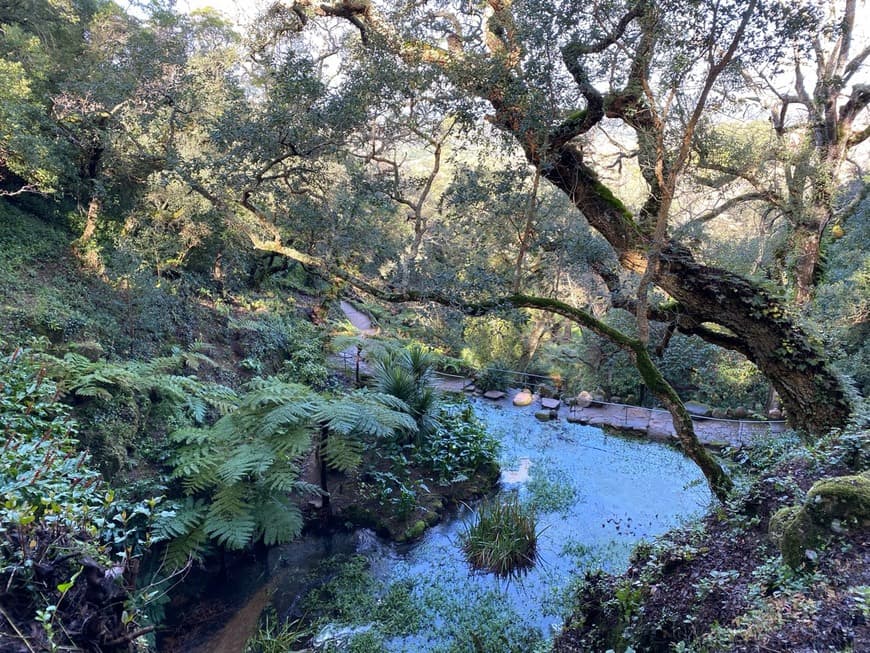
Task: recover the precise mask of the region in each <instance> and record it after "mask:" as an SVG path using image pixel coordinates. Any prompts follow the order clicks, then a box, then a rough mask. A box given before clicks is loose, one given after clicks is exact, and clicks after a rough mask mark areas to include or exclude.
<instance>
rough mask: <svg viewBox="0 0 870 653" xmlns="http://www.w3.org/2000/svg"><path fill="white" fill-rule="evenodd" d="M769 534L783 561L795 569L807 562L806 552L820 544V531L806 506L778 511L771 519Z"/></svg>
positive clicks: (790, 507) (789, 507)
mask: <svg viewBox="0 0 870 653" xmlns="http://www.w3.org/2000/svg"><path fill="white" fill-rule="evenodd" d="M767 532H768V534H769V535H770V539H771V540H773V542H774V544H776V545H777V546H778V547H779V550H780V551H781V552H782V559H783V561H784V562H785V563H786V564H787V565H788V566H790V567H793V568H797V567H800V566H801V565H802V564H803V563H804V562H806V560H807V557H806V552H807V551H808V550H811V549H813V548H814V547H816V546H817V545H818V542H819V529H818V528H817V526H816V525H815V523H814V522H813V520H812V519H811V518H810V516H809V515H808V514H807V511H806V509H805V508H804V506H788V507H786V508H780V509H779V510H777V511H776V512H775V513H774V514H773V516H772V517H771V518H770V524H769V525H768V529H767Z"/></svg>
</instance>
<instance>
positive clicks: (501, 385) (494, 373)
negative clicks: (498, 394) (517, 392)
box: [475, 361, 511, 392]
mask: <svg viewBox="0 0 870 653" xmlns="http://www.w3.org/2000/svg"><path fill="white" fill-rule="evenodd" d="M506 365H507V364H506V363H505V362H504V361H494V362H493V363H491V364H489V365H487V366H486V367H485V368H484V369H483V371H482V372H481V373H480V374H478V375H477V377H476V379H475V385H476V386H477V388H478V389H480V390H482V391H483V392H488V391H489V390H501V391H502V392H504V391H505V390H507V389H508V386H509V385H510V382H511V375H510V374H509V373H508V370H509V369H510V368H509V367H506Z"/></svg>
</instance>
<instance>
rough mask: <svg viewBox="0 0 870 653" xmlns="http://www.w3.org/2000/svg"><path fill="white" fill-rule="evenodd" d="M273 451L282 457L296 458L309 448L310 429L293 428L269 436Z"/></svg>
mask: <svg viewBox="0 0 870 653" xmlns="http://www.w3.org/2000/svg"><path fill="white" fill-rule="evenodd" d="M269 443H270V445H271V446H272V447H273V448H274V450H275V453H276V454H278V455H279V456H281V457H282V458H284V459H289V460H293V459H294V458H298V457H299V456H301V455H302V454H304V453H305V452H306V451H308V450H309V449H310V448H311V429H310V428H295V429H289V430H287V431H285V432H283V433H276V434H275V435H273V436H272V437H271V438H269Z"/></svg>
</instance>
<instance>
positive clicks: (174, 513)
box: [152, 497, 207, 541]
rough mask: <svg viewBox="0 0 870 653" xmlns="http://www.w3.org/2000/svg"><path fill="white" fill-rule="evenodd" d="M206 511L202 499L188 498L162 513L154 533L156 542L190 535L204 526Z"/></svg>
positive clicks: (156, 521) (155, 525)
mask: <svg viewBox="0 0 870 653" xmlns="http://www.w3.org/2000/svg"><path fill="white" fill-rule="evenodd" d="M206 510H207V508H206V505H205V503H204V502H203V501H202V500H201V499H196V500H194V499H193V498H191V497H188V498H187V499H185V501H183V502H182V503H179V504H176V506H174V507H173V508H171V509H169V510H164V511H162V512H161V513H160V514H159V515H158V517H157V519H156V520H155V524H154V528H153V531H152V532H153V534H154V538H155V540H157V541H160V540H165V539H175V538H178V537H183V536H186V535H188V534H190V533H191V532H193V531H194V530H196V529H197V528H199V527H200V526H201V525H202V521H203V519H205V515H206Z"/></svg>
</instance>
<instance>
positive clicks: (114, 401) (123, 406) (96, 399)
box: [42, 343, 238, 477]
mask: <svg viewBox="0 0 870 653" xmlns="http://www.w3.org/2000/svg"><path fill="white" fill-rule="evenodd" d="M203 349H205V347H204V346H203V345H202V344H201V343H199V344H197V345H196V346H194V347H193V348H191V349H189V350H182V349H179V348H175V349H174V351H173V353H172V354H171V355H169V356H162V357H157V358H153V359H150V360H147V361H141V360H130V361H125V362H120V363H116V362H110V361H107V360H104V359H98V360H91V359H89V358H86V357H84V356H82V355H79V354H75V353H67V354H66V355H65V356H64V357H63V358H57V357H54V356H50V355H48V354H43V356H42V359H43V360H44V361H45V363H46V365H47V370H48V373H49V375H50V376H51V378H52V379H54V380H55V381H56V382H57V384H58V390H59V392H60V393H61V394H62V396H65V397H67V398H68V399H69V400H70V401H73V402H74V403H75V405H76V412H77V414H78V415H79V417H80V418H82V430H81V434H80V436H81V440H82V442H83V444H85V445H86V446H88V447H89V448H90V449H91V451H92V453H93V455H94V459H95V462H96V464H97V465H98V466H99V468H100V470H101V471H103V473H104V474H106V475H107V477H112V476H114V475H115V474H117V473H118V472H119V471H121V469H122V468H123V467H125V466H129V465H130V464H135V460H136V459H137V458H138V457H139V455H140V454H142V455H147V454H149V453H150V454H156V455H157V457H158V458H159V457H160V455H161V452H160V451H150V452H149V451H148V450H147V449H148V447H149V446H152V445H153V441H154V440H155V439H157V437H158V436H159V434H161V433H162V432H165V431H166V430H167V429H171V428H178V427H180V426H182V425H186V424H189V423H193V424H203V423H204V422H205V421H206V420H207V418H209V417H210V416H211V415H212V414H213V413H217V414H225V413H227V412H229V411H230V410H232V409H233V408H234V407H235V404H236V402H237V400H238V398H237V397H236V394H235V392H233V391H232V390H231V389H229V388H227V387H225V386H223V385H220V384H217V383H210V382H204V381H200V380H199V379H197V378H196V377H195V376H193V375H192V374H188V375H184V374H183V372H197V371H199V370H200V368H201V367H203V366H208V367H213V366H214V363H213V362H212V361H211V360H210V359H209V358H208V357H207V356H206V355H205V354H204V353H203V351H202V350H203ZM145 436H150V437H145ZM131 458H132V460H130V459H131Z"/></svg>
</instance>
